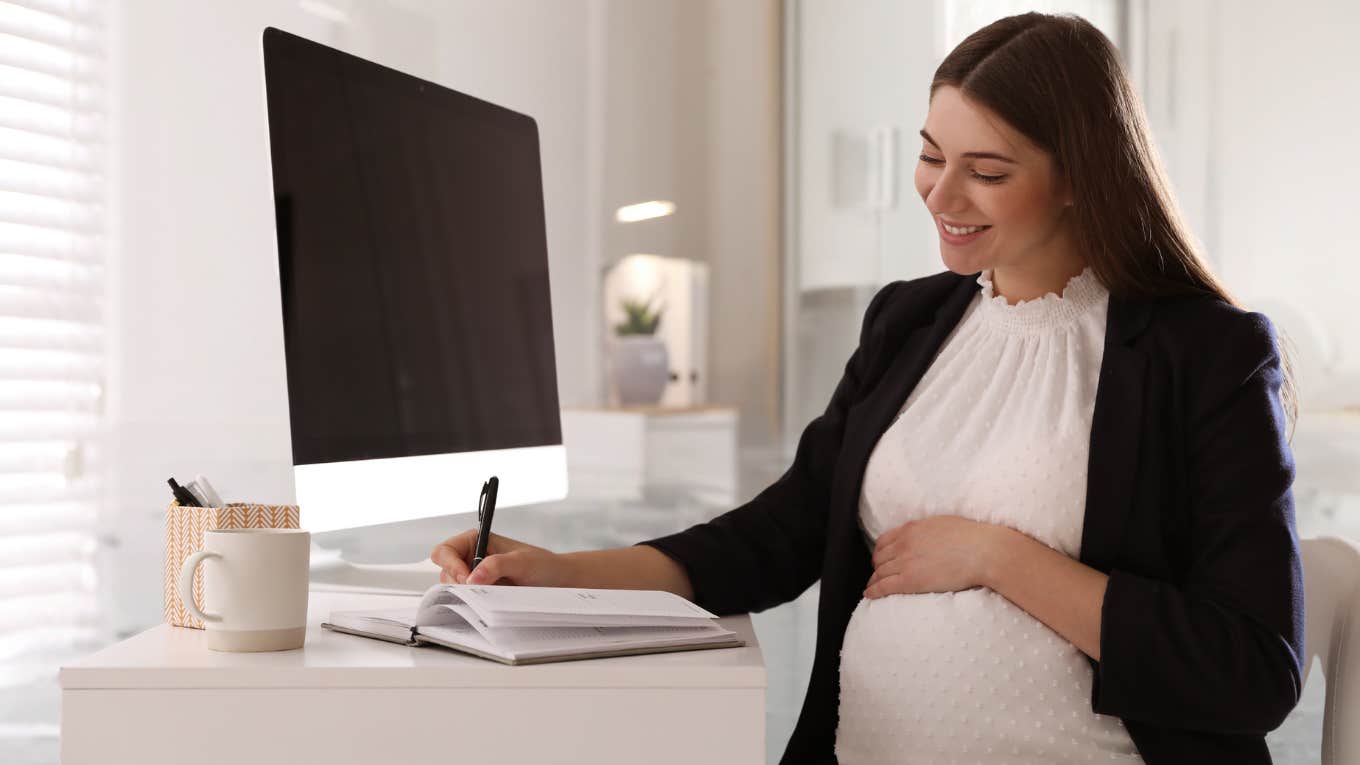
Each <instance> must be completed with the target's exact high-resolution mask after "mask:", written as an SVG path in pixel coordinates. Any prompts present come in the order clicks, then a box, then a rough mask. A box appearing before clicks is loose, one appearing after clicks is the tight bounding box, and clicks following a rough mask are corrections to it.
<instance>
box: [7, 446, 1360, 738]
mask: <svg viewBox="0 0 1360 765" xmlns="http://www.w3.org/2000/svg"><path fill="white" fill-rule="evenodd" d="M785 467H786V465H785V464H783V462H782V460H779V459H759V458H754V459H749V460H748V461H747V464H745V465H744V466H743V470H742V476H741V486H742V491H741V496H743V497H750V496H753V495H754V494H755V493H757V492H758V491H759V489H760V488H762V487H763V486H765V485H767V484H768V483H769V482H770V481H772V480H774V479H775V478H777V477H778V475H779V474H780V473H782V471H783V470H784V468H785ZM1297 498H1298V518H1299V530H1300V536H1301V537H1308V536H1316V535H1319V534H1328V533H1339V534H1344V535H1348V536H1351V537H1352V538H1356V539H1360V492H1356V493H1354V494H1349V493H1338V492H1336V491H1322V490H1313V489H1309V488H1308V487H1307V486H1306V485H1300V486H1299V488H1298V491H1297ZM725 509H726V508H721V507H711V506H706V505H703V504H701V503H698V502H695V501H693V500H692V499H690V498H688V497H686V496H685V494H684V492H683V491H666V492H662V491H655V492H650V493H648V494H647V495H646V496H645V497H644V498H643V499H641V500H639V501H598V500H590V499H586V498H571V499H569V500H567V501H565V502H560V503H553V504H551V505H542V506H536V507H529V508H517V509H515V510H514V511H513V512H510V511H507V512H505V513H501V514H497V517H496V524H497V528H496V530H497V532H498V533H501V534H504V535H506V536H511V537H516V538H520V539H523V540H525V541H529V542H532V543H534V544H540V545H544V546H547V547H550V548H552V549H555V550H558V551H561V552H567V551H571V550H581V549H595V548H601V547H616V546H623V545H628V544H632V543H634V542H636V541H639V540H641V539H645V538H648V537H651V536H656V535H660V534H664V533H667V532H670V531H674V530H679V529H682V528H685V527H687V526H689V525H691V524H693V523H697V522H701V521H703V520H705V519H707V518H710V517H712V516H714V515H716V514H718V513H720V512H722V511H723V510H725ZM472 524H473V518H472V517H471V516H457V517H454V518H452V519H449V518H445V519H439V520H437V521H429V522H418V523H414V524H401V525H400V526H394V527H392V528H391V529H384V531H383V534H381V535H374V534H368V535H364V536H357V535H356V536H354V537H352V538H349V539H343V538H337V539H339V540H340V542H341V543H343V544H344V545H345V546H346V548H347V557H349V558H350V559H351V560H355V561H356V562H366V561H388V562H390V561H393V560H406V559H410V560H414V559H418V558H422V557H424V556H425V555H426V554H428V552H429V550H430V548H431V547H432V546H433V544H434V543H436V542H437V541H439V540H441V539H442V538H444V537H446V536H449V535H451V534H453V533H456V532H458V531H461V530H462V529H464V528H468V527H470V526H471V525H472ZM817 594H818V588H817V587H816V586H815V585H814V586H813V587H812V588H811V589H809V590H808V591H807V592H806V593H804V594H803V596H802V597H800V598H798V599H797V600H795V601H793V602H791V603H788V604H785V605H783V606H780V607H778V608H774V609H770V610H768V611H765V612H763V613H759V614H755V615H753V622H754V624H755V628H756V631H757V634H758V636H759V638H760V642H761V646H762V648H763V650H764V654H765V661H766V666H767V668H768V670H769V674H768V681H769V687H768V692H767V717H766V738H767V743H768V747H767V748H768V756H767V759H768V761H769V762H770V763H775V762H777V761H778V759H779V757H780V755H781V753H782V752H783V749H784V745H785V743H786V742H787V740H788V737H789V735H790V733H791V732H792V730H793V725H794V722H795V720H796V718H797V715H798V710H799V709H800V707H801V705H802V700H803V694H804V692H805V689H806V685H807V675H808V671H809V668H810V666H811V661H812V653H813V647H814V641H815V614H816V606H817ZM148 626H149V625H148ZM1324 698H1325V695H1324V683H1323V682H1322V678H1321V675H1320V673H1317V672H1315V673H1313V677H1312V679H1311V680H1310V682H1309V684H1308V686H1307V687H1306V689H1305V694H1304V699H1303V701H1302V702H1301V703H1300V705H1299V706H1298V708H1297V709H1296V710H1295V712H1294V714H1293V715H1292V716H1291V717H1290V719H1289V720H1288V721H1287V722H1286V723H1285V725H1284V726H1283V727H1282V728H1280V729H1279V730H1278V731H1275V732H1274V733H1273V734H1272V735H1271V736H1270V737H1269V739H1268V741H1269V744H1270V748H1271V751H1272V752H1273V753H1274V756H1275V761H1276V762H1277V763H1283V764H1285V765H1303V764H1304V763H1310V764H1311V763H1317V762H1318V761H1319V752H1320V748H1321V727H1322V708H1323V699H1324ZM58 710H59V705H58V694H57V689H56V684H55V676H54V675H53V676H52V677H50V678H49V679H48V680H47V681H45V682H43V683H41V684H39V685H37V686H29V687H26V688H19V689H9V690H0V762H4V763H12V764H13V765H40V764H46V763H55V762H56V761H57V740H56V737H55V732H56V725H57V720H58Z"/></svg>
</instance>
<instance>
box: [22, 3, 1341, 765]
mask: <svg viewBox="0 0 1360 765" xmlns="http://www.w3.org/2000/svg"><path fill="white" fill-rule="evenodd" d="M1026 10H1042V11H1050V12H1067V11H1070V12H1075V13H1078V14H1080V15H1082V16H1084V17H1085V18H1087V19H1088V20H1090V21H1092V22H1093V23H1094V24H1096V25H1097V26H1098V27H1100V28H1101V29H1102V30H1104V31H1105V33H1106V34H1107V35H1108V36H1109V37H1110V39H1111V40H1113V41H1115V42H1116V44H1117V45H1118V46H1119V48H1120V49H1121V51H1122V52H1123V55H1124V58H1125V62H1126V64H1127V67H1128V70H1129V72H1130V74H1131V75H1132V77H1133V80H1134V82H1135V84H1136V85H1137V87H1138V89H1139V91H1140V93H1141V94H1142V97H1143V99H1144V102H1145V105H1146V107H1147V111H1148V114H1149V116H1150V118H1151V123H1152V126H1153V130H1154V134H1155V137H1156V141H1157V145H1158V147H1159V149H1160V151H1161V152H1162V154H1163V157H1164V159H1165V161H1166V164H1167V166H1168V168H1169V170H1170V173H1171V176H1172V179H1173V182H1174V185H1175V191H1176V193H1177V196H1178V199H1179V202H1180V204H1181V206H1182V207H1183V209H1184V211H1185V213H1186V215H1187V217H1188V220H1189V221H1190V224H1191V226H1192V228H1193V231H1194V232H1195V234H1196V235H1197V236H1198V237H1199V239H1200V241H1201V242H1202V244H1203V245H1204V248H1205V251H1206V252H1207V254H1208V257H1209V259H1210V261H1211V263H1212V266H1213V268H1214V269H1215V270H1216V271H1217V272H1218V273H1219V274H1220V275H1221V276H1222V277H1223V279H1224V280H1225V282H1226V284H1227V285H1228V286H1229V288H1230V289H1231V290H1233V291H1234V292H1235V294H1236V295H1237V296H1238V297H1239V298H1240V299H1241V300H1242V301H1243V302H1244V303H1245V304H1247V305H1248V306H1249V307H1251V308H1253V309H1255V310H1260V311H1263V312H1264V313H1266V314H1267V315H1269V316H1270V317H1271V318H1272V319H1273V320H1274V321H1275V323H1276V325H1277V326H1278V327H1280V328H1281V329H1283V330H1284V332H1285V333H1287V335H1288V337H1289V339H1290V341H1291V342H1292V344H1293V346H1294V351H1295V354H1296V355H1295V359H1296V365H1297V367H1298V370H1299V374H1300V377H1299V382H1300V389H1301V397H1302V416H1301V419H1300V421H1299V423H1298V427H1297V430H1296V432H1295V435H1294V440H1293V447H1294V452H1295V457H1296V459H1297V462H1298V468H1299V470H1298V480H1297V484H1296V499H1297V501H1298V525H1299V532H1300V536H1316V535H1319V534H1341V535H1345V536H1349V537H1351V538H1353V539H1360V470H1357V468H1360V311H1358V310H1357V308H1356V306H1357V301H1360V286H1357V285H1360V233H1357V232H1356V231H1354V230H1353V229H1351V228H1350V226H1349V225H1348V224H1346V222H1345V221H1347V220H1349V216H1350V215H1351V214H1353V213H1352V211H1353V210H1354V209H1355V206H1356V203H1357V201H1360V193H1357V192H1356V191H1355V190H1354V187H1353V183H1352V182H1353V179H1354V176H1355V175H1356V174H1357V171H1360V154H1357V153H1356V152H1354V151H1351V148H1352V146H1351V144H1352V143H1353V140H1354V136H1355V125H1356V124H1357V122H1360V106H1357V101H1356V100H1355V99H1354V98H1353V97H1352V96H1353V95H1354V93H1355V86H1354V80H1355V78H1356V76H1357V74H1360V50H1357V49H1356V48H1355V47H1354V45H1353V41H1354V40H1355V39H1356V37H1357V33H1360V6H1357V5H1355V4H1353V3H1346V2H1342V1H1341V0H1292V1H1291V2H1287V3H1286V2H1278V1H1277V2H1269V1H1267V0H1232V1H1231V2H1230V1H1229V0H1085V1H1084V2H1079V1H1073V2H1022V1H1021V0H972V1H965V0H856V1H855V2H851V3H844V2H834V1H833V0H784V1H783V2H780V1H779V0H496V1H495V2H491V1H489V0H487V1H484V2H469V1H454V0H447V1H442V0H234V1H233V2H230V3H227V2H213V3H210V2H183V1H182V0H0V761H3V762H8V763H51V762H56V761H57V757H58V740H59V731H60V713H59V709H60V704H59V689H58V687H57V684H56V673H57V668H58V667H59V666H60V665H61V664H62V663H63V662H64V661H69V660H70V659H72V658H74V657H78V656H81V655H83V654H86V653H88V652H90V651H93V650H95V649H97V648H99V647H101V646H103V645H107V644H109V643H111V642H114V641H117V640H120V639H122V638H125V637H127V636H129V635H132V634H136V633H137V632H140V631H142V630H145V629H147V628H149V627H151V626H154V625H156V624H158V623H160V621H161V607H162V601H161V596H162V593H161V584H162V572H161V557H162V523H163V514H164V508H165V505H166V503H167V501H168V499H169V497H168V494H167V491H166V486H165V478H166V477H167V476H170V475H177V476H182V477H185V478H189V477H192V476H193V475H194V474H197V473H202V474H206V475H208V476H211V477H212V479H213V482H214V484H216V486H217V488H218V489H219V491H220V492H221V493H222V494H223V495H224V496H225V497H226V498H227V499H228V500H233V499H236V500H250V501H261V502H286V501H291V498H292V466H291V452H290V446H289V432H288V419H287V399H286V388H285V382H284V372H283V369H284V362H283V346H282V333H281V331H280V313H279V302H278V283H277V275H276V260H275V257H276V255H275V240H274V230H273V217H272V215H273V213H272V211H273V208H272V199H271V194H270V188H271V186H270V175H269V173H270V167H269V161H268V154H267V140H266V139H267V133H266V122H265V113H264V103H265V102H264V90H263V75H262V63H261V51H260V34H261V31H262V29H263V28H264V27H265V26H276V27H280V28H282V29H285V30H288V31H291V32H294V33H296V34H299V35H302V36H304V37H308V38H310V39H313V40H316V41H319V42H322V43H325V44H328V45H331V46H334V47H338V48H341V49H343V50H346V51H349V52H351V53H354V54H356V55H359V56H362V57H364V58H367V59H370V60H375V61H378V62H380V63H383V64H386V65H388V66H391V67H394V68H397V69H400V70H402V71H405V72H408V73H411V74H414V75H416V76H419V77H422V78H426V79H429V80H433V81H436V82H439V83H441V84H444V85H447V86H448V87H451V88H454V89H457V90H460V91H463V92H465V93H470V94H472V95H475V96H477V97H479V98H482V99H485V100H488V101H491V102H493V103H497V104H500V105H503V106H506V107H509V108H511V109H514V110H516V111H521V112H524V113H527V114H529V115H532V116H533V117H534V118H535V119H536V120H537V121H538V127H539V133H540V136H541V142H542V143H541V150H542V161H543V183H544V193H545V203H546V215H547V235H548V247H549V258H550V269H551V274H552V284H551V289H552V315H553V323H554V335H555V341H556V347H557V375H558V388H559V394H560V398H561V402H562V406H563V428H564V438H565V441H566V446H567V450H568V465H569V471H570V481H571V487H572V488H571V494H570V496H569V497H568V498H567V499H566V500H565V501H563V502H556V503H551V504H547V505H542V506H532V507H526V508H515V509H513V510H510V511H507V512H505V513H504V514H499V515H498V516H497V519H496V521H497V531H498V532H500V533H503V534H506V535H510V536H517V537H518V538H521V539H524V540H525V541H530V542H532V543H535V544H539V545H543V546H547V547H550V548H552V549H555V550H559V551H568V550H574V549H588V548H595V547H605V546H622V545H628V544H631V543H633V542H636V541H638V540H641V539H643V538H647V537H650V536H654V535H658V534H663V533H667V532H669V531H673V530H678V529H680V528H684V527H686V526H688V525H689V524H691V523H695V522H698V521H702V520H704V519H706V518H710V517H713V516H715V515H718V514H720V513H722V512H723V511H725V510H727V509H730V508H731V507H735V506H736V505H737V504H740V503H741V502H744V501H745V500H747V499H749V498H750V497H752V496H754V494H756V493H757V492H758V491H759V490H760V489H761V488H763V487H764V486H765V485H767V484H768V483H769V482H770V481H772V480H774V479H775V478H776V477H778V476H779V475H780V474H781V473H782V472H783V470H784V469H785V468H786V467H787V464H788V462H789V460H790V459H791V456H792V453H793V449H794V446H795V445H796V443H797V439H798V436H799V434H800V433H801V431H802V429H803V427H804V426H805V425H806V423H807V422H808V421H809V420H810V419H812V418H813V417H815V416H816V415H817V414H818V413H820V411H821V410H822V408H823V407H824V406H825V404H826V402H827V400H828V399H829V397H830V394H831V391H832V390H833V389H834V387H835V384H836V382H837V381H838V380H839V378H840V374H841V371H842V369H843V366H844V363H845V360H846V358H847V357H848V355H849V353H850V351H851V350H852V349H853V348H854V346H855V343H856V339H857V333H858V328H859V322H860V319H861V317H862V314H863V311H864V308H865V307H866V306H867V304H868V301H869V299H870V297H872V295H873V294H874V293H875V291H876V290H877V289H878V288H879V287H880V286H882V285H883V284H885V283H887V282H889V281H892V280H896V279H910V278H915V277H918V276H923V275H927V274H931V273H935V272H938V271H941V270H943V266H942V264H941V262H940V259H939V252H938V244H937V241H936V235H935V233H934V228H933V226H932V224H931V221H930V218H929V216H928V215H927V214H926V213H925V210H924V206H923V205H922V204H921V201H920V199H919V197H917V196H916V194H915V191H914V189H913V187H912V180H911V179H912V173H913V170H914V166H915V163H916V159H915V157H916V155H917V154H918V153H919V148H920V145H919V138H913V136H915V135H916V131H917V130H918V129H919V128H920V127H921V125H922V124H923V123H924V119H925V114H926V109H927V100H926V99H927V89H928V86H929V81H930V77H931V74H932V73H933V71H934V69H935V67H936V66H937V65H938V63H939V62H940V61H941V59H942V58H943V57H944V55H945V54H946V52H948V51H949V50H950V49H951V48H952V47H953V46H954V45H955V44H957V43H958V42H959V41H960V40H962V39H963V37H965V36H966V35H968V34H969V33H971V32H972V31H974V30H976V29H977V28H979V27H981V26H984V25H985V24H987V23H989V22H991V21H993V20H995V19H997V18H1000V17H1002V16H1006V15H1010V14H1013V13H1018V12H1022V11H1026ZM648 202H656V203H660V204H655V205H650V206H645V207H641V208H638V207H635V206H636V205H639V204H642V203H648ZM657 295H664V296H665V298H666V299H664V300H661V301H659V302H658V303H657V304H654V306H653V307H654V308H656V307H657V306H660V308H661V311H662V313H661V327H662V329H661V330H659V331H658V330H656V329H655V326H654V325H655V322H653V326H652V329H653V332H651V333H649V332H647V331H645V329H646V325H647V321H646V319H647V318H648V317H647V316H642V317H641V318H642V326H643V329H642V330H637V328H636V327H635V328H634V330H633V331H624V330H622V329H621V328H620V325H621V323H623V321H624V320H625V319H627V318H628V314H627V309H626V308H625V306H624V302H625V300H627V299H629V298H630V297H631V299H632V300H634V301H635V302H636V301H637V300H640V299H647V298H651V297H654V296H657ZM635 318H636V317H635ZM652 318H654V317H652ZM629 334H632V335H640V336H643V337H646V336H649V335H650V336H652V337H653V338H654V339H657V338H659V341H660V342H661V343H662V344H663V345H664V346H665V347H666V348H667V350H668V352H669V356H668V358H669V361H670V363H669V364H668V368H666V369H664V371H663V376H662V378H660V381H659V383H658V384H657V387H656V389H655V390H654V391H653V392H652V393H651V394H642V395H643V396H644V399H646V400H644V399H639V398H637V395H638V394H635V393H632V392H630V391H632V390H633V388H632V387H631V386H632V383H631V382H629V381H628V380H626V379H625V378H624V376H623V375H622V374H621V373H620V371H619V370H620V368H621V366H620V365H621V364H622V363H623V362H622V361H621V359H623V358H624V351H623V350H622V349H623V347H624V346H625V345H626V344H627V343H625V342H624V341H623V338H624V337H626V336H628V335H629ZM634 339H636V338H634ZM644 387H645V386H644ZM648 395H650V398H649V399H647V398H646V397H647V396H648ZM639 402H641V403H643V404H645V406H637V404H638V403H639ZM468 504H469V505H470V504H471V501H469V503H468ZM469 509H470V508H461V507H457V508H456V507H450V508H448V509H447V515H446V516H444V517H441V518H436V519H432V520H427V521H418V522H411V523H403V524H392V525H390V526H384V527H376V528H372V529H367V530H364V531H363V532H362V533H360V532H343V533H341V532H336V533H333V534H330V535H329V536H328V538H327V539H326V540H325V542H326V544H327V545H328V546H330V547H332V548H334V549H337V550H342V551H343V552H344V554H345V555H346V557H348V558H349V559H351V560H354V561H357V562H363V561H372V562H400V561H410V560H418V559H421V558H423V557H425V556H426V555H428V553H429V550H430V548H431V547H432V546H433V545H434V544H435V543H437V542H438V541H440V540H442V539H443V538H445V537H447V536H450V535H452V534H454V533H456V532H459V531H462V530H464V529H466V528H469V527H470V526H472V525H475V523H474V521H473V520H472V519H471V518H470V516H469V515H468V514H467V512H465V511H466V510H469ZM441 512H442V511H441ZM303 521H304V526H305V522H306V509H305V508H304V509H303ZM816 597H817V588H816V587H815V586H814V587H813V588H812V589H811V590H809V591H808V592H807V593H805V594H804V596H803V597H801V598H800V599H799V600H797V601H795V602H793V603H790V604H787V605H785V606H781V607H779V608H776V609H772V610H770V611H767V612H764V613H761V614H756V615H755V616H754V617H753V618H754V621H755V623H756V628H757V632H758V634H759V637H760V640H761V644H762V648H763V650H764V651H765V657H766V663H767V667H768V670H769V693H768V714H767V743H768V751H769V757H770V761H771V762H774V761H776V760H777V759H778V757H779V755H780V753H781V752H782V751H783V748H784V744H785V742H786V741H787V738H788V735H789V733H790V732H791V730H792V727H793V722H794V720H795V718H796V715H797V712H798V709H799V706H800V704H801V701H802V696H803V691H804V688H805V685H806V681H807V672H808V668H809V666H810V662H811V656H812V647H813V638H814V622H813V615H814V613H815V606H816ZM1322 685H1323V684H1322V682H1321V681H1320V678H1319V677H1318V676H1317V674H1316V673H1315V674H1314V677H1313V679H1312V680H1310V683H1309V686H1308V688H1307V691H1306V694H1305V700H1304V702H1303V703H1302V704H1301V705H1300V707H1299V708H1298V709H1297V710H1296V712H1295V714H1294V715H1293V716H1292V717H1291V718H1290V720H1289V721H1288V722H1287V723H1286V725H1285V726H1284V727H1283V728H1281V729H1280V730H1279V731H1276V732H1275V733H1274V734H1272V736H1271V738H1270V742H1271V746H1272V749H1273V750H1274V751H1275V754H1276V760H1277V761H1278V762H1285V763H1306V762H1317V761H1318V750H1319V742H1320V740H1321V708H1322V698H1323V696H1322V693H1323V688H1322Z"/></svg>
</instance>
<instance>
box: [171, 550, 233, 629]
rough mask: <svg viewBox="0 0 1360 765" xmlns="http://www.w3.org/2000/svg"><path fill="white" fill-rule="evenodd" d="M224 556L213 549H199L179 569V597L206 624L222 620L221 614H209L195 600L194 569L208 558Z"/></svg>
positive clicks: (189, 610) (190, 611)
mask: <svg viewBox="0 0 1360 765" xmlns="http://www.w3.org/2000/svg"><path fill="white" fill-rule="evenodd" d="M221 557H222V556H221V555H219V554H217V553H215V552H213V551H211V550H199V551H198V552H196V553H194V554H193V555H190V556H189V557H188V558H187V559H185V561H184V566H183V567H182V568H181V569H180V570H179V599H180V602H181V603H183V604H184V608H185V610H186V611H188V612H189V613H191V614H193V615H194V616H196V617H198V618H199V619H200V620H201V621H202V622H203V623H204V624H207V623H209V622H220V621H222V615H221V614H207V613H204V612H202V611H200V610H199V608H198V604H197V603H195V602H194V569H196V568H198V564H200V563H202V562H203V561H204V559H206V558H221Z"/></svg>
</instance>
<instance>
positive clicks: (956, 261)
mask: <svg viewBox="0 0 1360 765" xmlns="http://www.w3.org/2000/svg"><path fill="white" fill-rule="evenodd" d="M951 249H952V248H951V247H950V246H949V245H947V244H944V243H941V245H940V260H942V261H943V262H944V267H945V268H947V269H949V270H950V271H953V272H954V273H956V274H958V275H959V276H971V275H973V274H976V273H980V272H982V271H984V270H986V269H988V268H991V267H992V264H991V259H990V258H985V257H978V256H976V255H962V254H960V253H956V252H950V250H951Z"/></svg>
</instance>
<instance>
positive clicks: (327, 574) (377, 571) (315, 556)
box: [308, 541, 439, 595]
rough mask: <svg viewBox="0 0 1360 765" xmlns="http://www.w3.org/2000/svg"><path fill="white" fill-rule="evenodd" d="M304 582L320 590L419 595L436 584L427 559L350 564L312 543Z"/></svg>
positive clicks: (435, 572)
mask: <svg viewBox="0 0 1360 765" xmlns="http://www.w3.org/2000/svg"><path fill="white" fill-rule="evenodd" d="M308 579H309V580H310V584H311V588H312V589H313V590H320V591H329V592H364V593H372V594H385V595H423V594H424V593H425V590H427V589H429V588H430V587H432V586H434V585H436V584H439V567H438V566H436V565H435V564H434V563H433V562H431V561H430V560H429V559H428V558H427V559H425V560H421V561H416V562H412V563H392V564H373V563H351V562H349V561H347V560H345V559H344V558H343V557H342V556H341V553H340V551H339V550H333V549H330V548H326V547H322V546H320V545H318V544H317V543H316V542H315V541H313V542H312V554H311V573H310V575H309V576H308Z"/></svg>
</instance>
